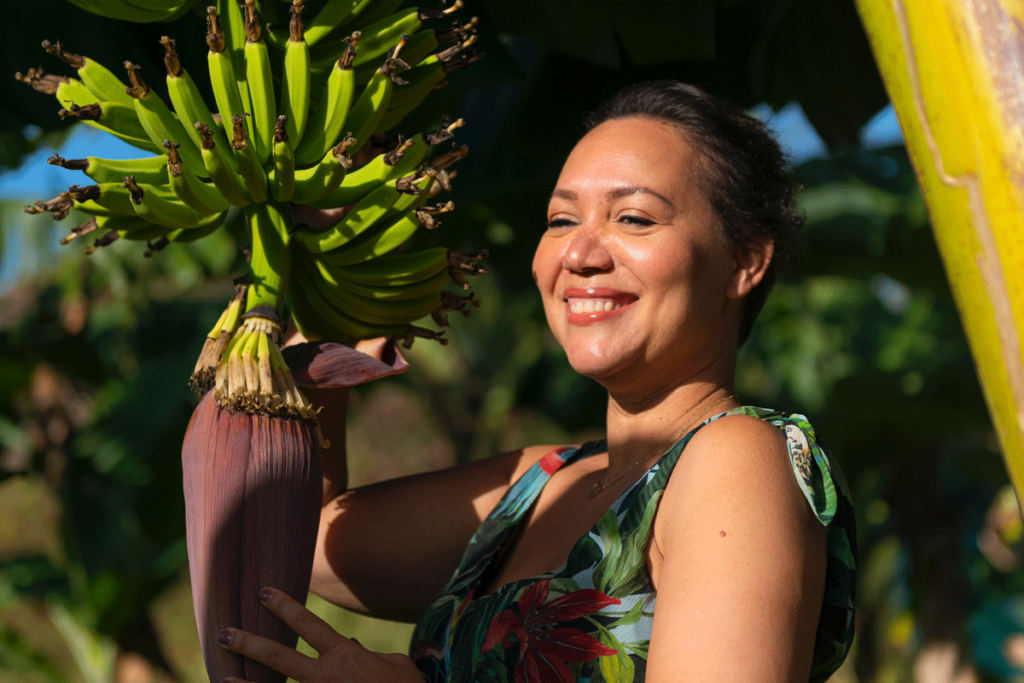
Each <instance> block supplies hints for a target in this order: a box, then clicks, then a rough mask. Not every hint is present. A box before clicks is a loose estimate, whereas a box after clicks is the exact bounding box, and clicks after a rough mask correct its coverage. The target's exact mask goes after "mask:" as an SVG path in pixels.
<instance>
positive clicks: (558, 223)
mask: <svg viewBox="0 0 1024 683" xmlns="http://www.w3.org/2000/svg"><path fill="white" fill-rule="evenodd" d="M571 225H574V223H573V222H572V221H571V220H569V219H568V218H549V219H548V222H547V226H548V229H549V230H553V229H557V228H567V227H569V226H571Z"/></svg>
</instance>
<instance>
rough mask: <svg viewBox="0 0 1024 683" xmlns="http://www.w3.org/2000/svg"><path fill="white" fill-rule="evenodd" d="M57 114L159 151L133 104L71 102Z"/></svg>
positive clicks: (140, 147)
mask: <svg viewBox="0 0 1024 683" xmlns="http://www.w3.org/2000/svg"><path fill="white" fill-rule="evenodd" d="M57 115H58V116H59V117H60V118H61V119H66V118H74V119H78V120H79V121H84V122H85V123H86V124H88V125H89V126H92V127H93V128H95V129H96V130H101V131H103V132H104V133H110V134H111V135H113V136H115V137H118V138H120V139H121V140H123V141H124V142H127V143H128V144H129V145H132V146H134V147H138V148H139V149H144V150H147V151H149V152H160V151H161V150H160V148H158V147H157V146H156V144H155V143H153V141H152V140H151V139H150V138H149V135H148V134H147V133H146V129H145V128H144V127H143V125H142V123H141V122H140V121H139V116H138V112H136V110H135V107H134V106H131V107H128V106H125V105H123V104H120V103H118V102H95V103H92V104H87V105H83V106H79V105H77V104H71V105H69V106H68V108H67V109H61V110H60V111H58V112H57Z"/></svg>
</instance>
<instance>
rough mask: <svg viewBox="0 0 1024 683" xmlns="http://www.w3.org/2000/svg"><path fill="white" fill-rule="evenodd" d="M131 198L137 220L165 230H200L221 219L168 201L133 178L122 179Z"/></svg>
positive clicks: (213, 214) (214, 214)
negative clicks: (139, 219)
mask: <svg viewBox="0 0 1024 683" xmlns="http://www.w3.org/2000/svg"><path fill="white" fill-rule="evenodd" d="M124 186H125V188H127V189H128V192H129V195H130V197H131V202H132V208H133V209H134V211H135V213H136V215H138V216H139V218H143V219H145V220H147V221H149V222H150V223H155V224H156V225H162V226H164V227H167V228H172V229H177V228H201V227H204V226H207V225H209V224H210V223H212V222H214V221H215V220H218V219H221V218H223V217H222V216H221V215H220V214H216V213H210V214H204V213H200V212H198V211H195V210H194V209H192V208H191V207H189V206H188V205H186V204H185V203H184V202H181V201H178V200H176V199H169V198H167V197H166V196H162V195H161V194H159V193H158V192H156V188H154V187H153V186H151V185H150V186H145V187H143V186H141V185H139V184H138V183H136V182H135V180H134V178H132V177H131V176H128V177H126V178H125V179H124Z"/></svg>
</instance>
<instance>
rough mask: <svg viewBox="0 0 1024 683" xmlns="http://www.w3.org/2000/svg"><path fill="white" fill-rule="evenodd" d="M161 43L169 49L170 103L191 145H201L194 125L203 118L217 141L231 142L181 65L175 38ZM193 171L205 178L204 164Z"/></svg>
mask: <svg viewBox="0 0 1024 683" xmlns="http://www.w3.org/2000/svg"><path fill="white" fill-rule="evenodd" d="M160 44H161V45H163V46H164V49H165V50H166V52H165V53H164V65H165V66H166V67H167V93H168V95H170V98H171V103H172V104H173V105H174V109H175V111H176V112H177V114H178V119H179V121H180V122H181V124H182V127H183V128H184V130H185V132H186V133H187V134H188V136H189V138H190V139H191V140H192V144H193V145H194V146H195V148H196V149H197V150H198V149H199V148H200V147H201V146H202V137H201V136H200V135H199V131H198V129H196V127H195V124H196V123H197V122H199V121H201V122H203V123H205V124H206V125H207V126H209V127H210V128H211V129H212V131H213V139H214V141H215V142H216V143H217V144H219V145H222V146H226V145H227V144H228V141H227V138H226V137H224V132H223V131H222V130H221V129H220V127H219V126H216V125H214V124H215V120H214V118H213V114H212V113H211V112H210V108H209V107H207V106H206V102H205V101H204V100H203V96H202V95H201V94H200V92H199V88H197V87H196V84H195V81H193V80H192V77H191V76H190V75H189V73H188V71H186V70H185V69H184V68H183V67H182V66H181V61H180V60H179V59H178V53H177V52H176V51H175V49H174V47H175V43H174V40H172V39H171V38H168V37H167V36H164V37H163V38H161V39H160ZM191 170H192V172H193V173H196V174H198V175H200V176H203V177H205V176H206V175H207V173H206V168H205V167H204V166H199V167H198V168H192V169H191ZM140 182H141V181H140Z"/></svg>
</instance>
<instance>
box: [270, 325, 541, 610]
mask: <svg viewBox="0 0 1024 683" xmlns="http://www.w3.org/2000/svg"><path fill="white" fill-rule="evenodd" d="M302 341H305V340H304V339H303V338H302V336H301V335H299V334H298V333H297V332H294V331H292V333H291V335H290V337H289V344H294V343H299V342H302ZM355 348H356V349H357V350H359V351H361V352H363V353H366V354H367V355H370V356H371V357H374V358H377V359H380V358H381V356H382V354H384V355H387V352H388V347H387V344H386V342H385V340H383V339H376V340H367V341H362V342H359V343H358V344H357V345H356V347H355ZM303 391H304V392H305V393H306V395H307V398H309V400H310V401H311V402H312V403H313V405H314V406H316V407H317V408H319V410H320V412H319V414H318V421H319V423H320V428H321V431H322V433H323V436H324V438H325V439H326V440H327V441H328V442H329V446H328V448H326V449H324V451H323V499H322V512H321V522H320V532H319V538H318V539H317V550H316V557H315V559H314V566H313V575H312V581H311V586H310V588H311V590H313V592H315V593H317V594H318V595H321V596H322V597H324V598H326V599H327V600H329V601H331V602H334V603H336V604H338V605H341V606H342V607H345V608H347V609H351V610H354V611H359V612H364V613H368V614H372V615H374V616H378V617H382V618H390V619H398V620H407V621H412V620H415V619H416V618H417V617H418V616H419V614H420V613H421V612H422V611H423V610H424V609H425V608H426V607H427V606H428V605H429V604H430V602H431V601H432V600H433V599H434V598H435V597H436V596H437V593H438V592H439V591H440V589H441V588H442V587H443V586H444V584H445V583H446V582H447V580H448V579H449V578H450V577H451V574H452V572H453V571H454V570H455V567H456V565H457V564H458V561H459V559H461V557H462V553H463V551H464V550H465V548H466V546H467V544H468V542H469V539H470V537H471V536H472V534H473V532H474V531H475V530H476V529H477V527H478V526H479V525H480V523H481V522H482V521H483V519H484V518H485V517H486V516H487V514H488V513H489V512H490V511H491V509H492V508H493V507H494V505H495V504H496V503H497V502H498V500H499V499H500V498H501V496H502V495H503V494H504V493H505V491H506V490H507V489H508V487H509V485H510V484H511V482H513V481H515V479H516V478H518V477H519V475H520V474H522V473H523V472H525V471H526V469H528V468H529V467H530V466H532V465H533V463H534V462H536V461H537V460H538V459H539V458H540V457H541V456H543V455H544V454H545V453H547V452H548V451H550V450H551V448H552V447H550V446H549V447H545V446H539V447H534V448H528V449H525V450H520V451H514V452H511V453H506V454H504V455H500V456H496V457H494V458H489V459H487V460H484V461H480V462H475V463H469V464H465V465H460V466H456V467H452V468H449V469H447V470H442V471H439V472H431V473H426V474H420V475H415V476H411V477H403V478H400V479H395V480H392V481H387V482H381V483H378V484H373V485H371V486H366V487H362V488H359V489H357V490H349V489H348V462H347V448H346V443H345V441H346V413H347V409H348V397H349V394H348V389H340V388H335V389H316V388H303ZM395 427H396V428H398V429H400V428H402V425H395ZM362 457H378V458H387V457H391V456H390V454H388V453H373V454H364V455H363V456H362Z"/></svg>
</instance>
